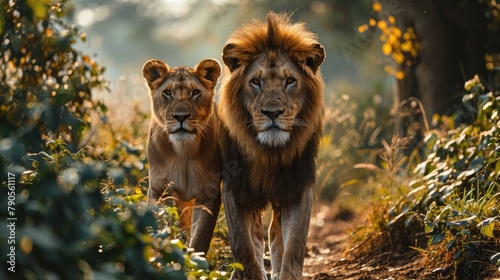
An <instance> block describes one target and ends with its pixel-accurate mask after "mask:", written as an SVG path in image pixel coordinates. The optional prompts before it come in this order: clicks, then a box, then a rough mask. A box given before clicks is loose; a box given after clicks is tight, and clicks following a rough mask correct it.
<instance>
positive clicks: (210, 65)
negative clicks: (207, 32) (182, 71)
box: [194, 58, 222, 88]
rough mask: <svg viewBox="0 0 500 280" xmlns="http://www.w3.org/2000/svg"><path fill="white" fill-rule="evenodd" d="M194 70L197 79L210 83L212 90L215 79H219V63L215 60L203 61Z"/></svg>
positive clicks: (215, 82) (215, 83)
mask: <svg viewBox="0 0 500 280" xmlns="http://www.w3.org/2000/svg"><path fill="white" fill-rule="evenodd" d="M194 68H195V69H194V70H195V71H196V73H197V75H198V77H200V78H203V79H205V80H208V81H209V82H211V88H214V87H215V86H216V85H217V79H219V77H220V74H221V72H222V70H221V67H220V63H219V62H218V61H217V60H215V59H213V58H207V59H204V60H202V61H200V62H199V63H198V64H197V65H196V66H195V67H194Z"/></svg>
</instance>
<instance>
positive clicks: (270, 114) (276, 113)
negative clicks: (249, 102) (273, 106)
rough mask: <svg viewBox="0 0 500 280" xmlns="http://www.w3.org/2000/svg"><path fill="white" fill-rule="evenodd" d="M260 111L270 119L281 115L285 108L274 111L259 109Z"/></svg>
mask: <svg viewBox="0 0 500 280" xmlns="http://www.w3.org/2000/svg"><path fill="white" fill-rule="evenodd" d="M260 112H261V113H262V114H264V115H266V116H268V117H269V118H270V119H271V120H275V119H277V118H278V117H279V116H281V115H282V114H283V113H284V112H285V110H275V111H268V110H260Z"/></svg>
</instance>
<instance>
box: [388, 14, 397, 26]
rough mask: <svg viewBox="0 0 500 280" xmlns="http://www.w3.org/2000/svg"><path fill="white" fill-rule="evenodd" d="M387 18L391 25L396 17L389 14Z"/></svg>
mask: <svg viewBox="0 0 500 280" xmlns="http://www.w3.org/2000/svg"><path fill="white" fill-rule="evenodd" d="M387 20H389V23H390V24H392V25H394V24H396V18H394V17H393V16H389V17H388V18H387Z"/></svg>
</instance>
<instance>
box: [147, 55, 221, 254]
mask: <svg viewBox="0 0 500 280" xmlns="http://www.w3.org/2000/svg"><path fill="white" fill-rule="evenodd" d="M220 72H221V69H220V64H219V63H218V62H217V61H216V60H213V59H205V60H203V61H201V62H200V63H198V65H196V66H195V68H194V69H192V68H189V67H185V66H179V67H176V68H173V69H170V68H169V66H168V65H167V64H165V63H164V62H162V61H159V60H149V61H148V62H146V63H145V65H144V67H143V76H144V78H145V79H146V82H147V84H148V87H149V89H150V97H151V112H152V117H151V123H150V129H149V135H148V161H149V188H148V197H150V198H151V199H152V200H158V199H160V198H161V197H162V196H164V195H173V196H174V197H176V204H177V206H178V207H179V211H181V212H183V219H181V222H182V223H181V224H182V226H183V227H184V228H185V229H190V230H191V240H190V243H189V245H190V247H193V248H194V249H195V250H196V251H204V252H206V251H207V250H208V247H209V245H210V239H211V237H212V233H213V229H214V226H215V221H216V219H217V214H218V212H219V208H220V201H221V199H220V182H221V176H219V175H218V174H219V173H220V172H221V170H222V155H221V151H220V148H219V145H218V142H217V125H218V123H217V114H216V106H215V102H214V94H215V86H216V84H217V79H218V78H219V76H220ZM167 186H169V188H168V189H167ZM193 205H194V206H196V207H195V208H194V209H192V208H193V207H192V206H193ZM207 210H208V211H207ZM191 215H192V218H191Z"/></svg>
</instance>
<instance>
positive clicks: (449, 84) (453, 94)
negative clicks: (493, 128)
mask: <svg viewBox="0 0 500 280" xmlns="http://www.w3.org/2000/svg"><path fill="white" fill-rule="evenodd" d="M373 10H374V12H376V14H374V17H373V18H372V19H371V20H372V21H371V24H369V26H370V27H369V28H371V29H379V30H380V31H381V34H380V36H381V38H380V40H381V41H382V42H383V46H382V51H383V52H384V54H385V55H391V57H392V58H393V59H394V64H395V66H392V68H394V69H392V68H389V72H393V73H395V75H396V78H397V79H396V90H395V93H396V94H395V97H396V103H399V105H400V108H399V114H397V115H396V117H398V119H399V122H398V133H399V135H400V136H406V135H408V134H409V135H412V136H417V138H416V140H417V141H420V140H421V139H422V135H423V134H424V133H425V131H423V130H427V131H428V130H429V127H428V125H427V128H426V127H425V125H423V124H422V123H423V122H427V123H428V124H431V125H432V124H434V126H435V125H436V123H437V122H436V121H437V120H438V118H436V115H452V114H456V113H457V112H460V111H461V110H460V108H461V104H462V97H463V96H464V89H463V88H464V83H465V82H466V81H468V80H470V79H472V78H473V77H474V75H479V77H480V79H481V81H482V83H483V84H484V85H485V86H486V87H487V88H488V89H489V90H493V89H495V88H497V89H498V87H499V83H500V79H499V77H498V75H499V74H498V73H499V71H500V70H499V69H500V40H499V39H498V38H500V2H498V1H496V0H492V1H483V0H461V1H448V0H447V1H435V0H425V1H394V0H381V1H380V2H374V4H373ZM367 28H368V27H367ZM495 73H496V74H495ZM495 75H496V76H495ZM417 100H418V102H421V105H422V106H421V107H419V106H417V103H418V102H417ZM457 120H458V121H472V120H473V116H470V115H469V116H461V118H459V119H457Z"/></svg>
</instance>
